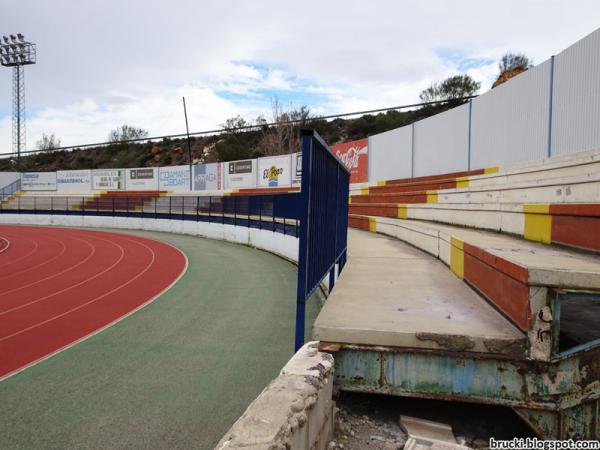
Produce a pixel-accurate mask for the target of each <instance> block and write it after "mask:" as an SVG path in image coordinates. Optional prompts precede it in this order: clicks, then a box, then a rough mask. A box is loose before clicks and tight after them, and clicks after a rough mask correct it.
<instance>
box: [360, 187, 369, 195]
mask: <svg viewBox="0 0 600 450" xmlns="http://www.w3.org/2000/svg"><path fill="white" fill-rule="evenodd" d="M360 195H369V188H368V187H367V188H360Z"/></svg>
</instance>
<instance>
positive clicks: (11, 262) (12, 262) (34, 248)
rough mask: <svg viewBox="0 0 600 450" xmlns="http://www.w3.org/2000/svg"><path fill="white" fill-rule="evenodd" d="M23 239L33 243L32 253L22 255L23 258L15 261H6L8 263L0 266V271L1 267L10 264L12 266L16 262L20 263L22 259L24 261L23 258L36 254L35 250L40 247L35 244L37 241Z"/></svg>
mask: <svg viewBox="0 0 600 450" xmlns="http://www.w3.org/2000/svg"><path fill="white" fill-rule="evenodd" d="M25 239H26V240H28V241H30V242H33V244H34V245H33V250H32V251H30V252H29V253H27V254H26V255H23V256H21V257H20V258H17V259H15V260H13V261H8V262H6V263H4V264H0V269H1V268H2V267H6V266H10V265H11V264H14V263H16V262H19V261H21V260H23V259H25V258H29V257H30V256H31V255H33V254H34V253H35V252H37V249H38V247H39V246H40V245H39V244H38V242H37V241H34V240H33V239H29V238H25Z"/></svg>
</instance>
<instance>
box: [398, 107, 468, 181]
mask: <svg viewBox="0 0 600 450" xmlns="http://www.w3.org/2000/svg"><path fill="white" fill-rule="evenodd" d="M414 139H415V143H414V145H415V161H414V176H416V177H419V176H422V175H431V174H434V173H443V172H459V171H461V170H465V167H467V165H468V162H469V161H468V158H469V152H468V142H469V105H468V104H466V105H462V106H459V107H457V108H454V109H451V110H449V111H445V112H443V113H441V114H437V115H435V116H432V117H428V118H427V119H424V120H421V121H419V122H417V123H415V137H414ZM399 178H402V177H399Z"/></svg>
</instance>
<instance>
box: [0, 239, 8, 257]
mask: <svg viewBox="0 0 600 450" xmlns="http://www.w3.org/2000/svg"><path fill="white" fill-rule="evenodd" d="M0 240H3V241H4V242H6V247H3V248H1V249H0V253H4V252H5V251H6V250H8V247H10V241H9V240H8V239H6V238H5V237H2V236H0Z"/></svg>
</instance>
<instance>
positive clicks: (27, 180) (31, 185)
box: [21, 172, 56, 191]
mask: <svg viewBox="0 0 600 450" xmlns="http://www.w3.org/2000/svg"><path fill="white" fill-rule="evenodd" d="M21 189H22V190H24V191H55V190H56V172H24V173H22V174H21Z"/></svg>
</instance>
